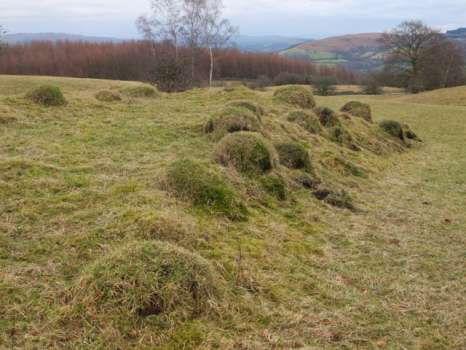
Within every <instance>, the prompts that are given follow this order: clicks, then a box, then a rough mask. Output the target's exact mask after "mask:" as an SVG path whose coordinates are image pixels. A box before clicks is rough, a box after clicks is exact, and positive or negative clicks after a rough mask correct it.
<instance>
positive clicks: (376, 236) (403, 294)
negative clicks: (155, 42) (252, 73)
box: [0, 76, 466, 350]
mask: <svg viewBox="0 0 466 350" xmlns="http://www.w3.org/2000/svg"><path fill="white" fill-rule="evenodd" d="M44 84H53V85H56V86H59V87H60V89H61V90H62V91H63V94H64V95H65V98H66V100H67V101H68V104H67V105H66V106H63V107H53V108H46V107H41V106H38V105H35V104H33V103H31V102H30V101H28V100H26V99H24V98H23V96H24V95H25V93H26V92H27V91H29V90H31V89H32V88H34V87H37V86H40V85H44ZM137 86H139V84H138V83H131V82H128V83H126V82H114V81H99V80H79V79H60V78H37V77H8V76H2V77H0V87H1V89H0V135H1V138H0V199H1V201H0V314H1V315H2V317H0V348H6V349H10V348H13V349H15V348H16V349H32V348H37V349H46V348H51V349H53V348H57V349H115V348H120V349H183V348H185V349H218V348H222V349H271V348H272V349H335V350H336V349H379V348H383V349H390V350H392V349H400V350H401V349H417V350H431V349H445V350H447V349H448V350H450V349H457V350H459V349H464V347H465V346H466V338H465V335H464V326H465V318H464V305H465V304H466V288H465V283H464V276H465V272H466V271H465V264H464V259H465V256H464V247H465V243H466V239H465V234H464V232H466V216H465V215H464V208H465V207H466V178H465V173H466V148H465V147H464V142H465V141H464V137H465V136H464V135H466V123H465V120H466V107H464V106H459V105H453V104H450V105H440V102H439V104H436V105H433V104H432V103H431V104H420V103H416V104H414V103H409V102H407V101H406V99H407V98H408V97H406V96H402V97H400V96H396V95H393V96H389V95H386V96H333V97H317V98H316V101H317V104H318V106H323V105H325V106H328V107H330V108H332V109H333V110H339V109H340V108H341V107H342V106H343V105H344V104H345V103H346V102H348V101H351V100H358V101H361V102H365V103H368V104H370V106H371V108H372V113H373V117H374V121H375V123H374V125H373V126H371V127H370V128H369V127H368V126H366V125H365V124H363V122H362V121H360V120H359V118H354V119H351V120H342V123H343V124H344V126H345V127H346V128H348V129H349V130H350V131H351V133H352V135H353V137H354V139H355V142H358V144H359V145H360V146H361V147H362V148H363V150H362V151H360V152H355V151H351V150H349V149H348V148H345V147H342V146H340V145H338V144H336V143H333V142H331V141H329V140H327V139H326V138H325V137H323V136H321V135H315V134H312V133H310V132H308V131H306V130H305V129H304V128H302V127H301V126H299V125H298V124H297V123H293V122H289V121H288V120H287V114H288V113H289V111H290V107H288V106H287V105H286V104H282V103H278V102H276V101H274V99H273V92H272V91H271V90H270V91H265V92H254V91H251V90H247V89H244V88H236V89H233V91H223V90H221V89H212V90H207V89H196V90H192V91H189V92H185V93H180V94H170V95H167V94H161V95H160V96H159V97H158V98H155V99H152V98H134V97H131V96H128V95H127V94H125V93H124V92H125V91H128V90H127V89H128V88H134V87H137ZM101 90H109V91H115V92H118V93H121V95H122V101H116V102H112V103H104V102H99V101H97V100H96V99H95V97H94V95H95V94H96V93H97V92H98V91H101ZM236 100H252V101H254V102H256V103H259V104H260V105H261V106H262V107H263V108H264V110H265V113H264V116H263V117H262V120H263V124H264V131H263V133H264V137H266V138H268V139H270V141H271V143H273V144H278V143H284V142H299V143H300V144H302V145H303V147H304V148H305V149H307V150H308V151H309V153H310V155H311V156H312V164H313V166H314V168H315V169H314V170H315V172H316V173H317V175H318V176H319V178H321V179H322V181H324V185H325V186H326V187H327V188H329V189H331V190H334V191H335V193H337V192H340V190H345V191H347V192H348V194H349V195H350V196H351V198H352V199H353V205H354V206H355V209H354V210H351V211H350V210H345V209H339V208H334V207H332V206H329V205H327V204H326V203H324V202H320V201H318V200H317V199H315V198H314V197H313V196H312V193H311V192H310V191H309V190H306V189H304V188H301V187H299V186H298V185H297V183H295V182H293V181H292V179H293V178H294V177H298V176H300V174H301V173H300V171H301V170H297V169H287V168H284V167H279V168H277V169H275V170H274V173H272V174H269V175H267V176H270V177H274V178H275V179H277V178H278V179H283V181H284V184H286V188H287V192H286V199H285V196H284V195H283V193H282V192H283V191H281V190H280V191H279V192H276V191H275V188H276V187H277V186H265V187H266V190H268V191H271V190H273V191H272V192H273V193H272V194H273V195H270V194H266V195H265V194H263V191H264V190H263V186H264V184H263V183H262V182H261V180H260V178H258V179H255V178H251V177H247V176H241V175H240V174H238V173H237V172H236V171H235V170H234V169H231V168H228V167H221V166H220V165H217V164H216V163H215V154H214V153H215V145H216V141H214V140H212V139H211V137H209V135H206V134H205V133H204V132H203V127H204V125H205V123H206V122H207V121H208V120H209V119H210V118H211V117H212V116H213V115H215V114H216V113H218V111H219V110H221V109H222V108H223V106H225V105H226V104H228V103H230V102H231V101H236ZM442 101H443V100H442ZM447 103H451V102H447ZM381 120H397V121H399V122H401V123H407V124H409V125H410V126H411V127H412V129H413V130H414V131H415V132H416V133H417V134H418V135H419V136H420V138H421V139H423V140H424V143H422V144H415V145H414V147H412V148H410V149H404V151H401V150H402V148H401V147H402V146H401V145H400V144H398V143H396V140H395V141H393V140H388V139H386V137H385V135H384V134H383V132H381V131H380V132H379V131H378V127H377V124H378V123H379V122H380V121H381ZM2 121H3V122H2ZM368 128H369V129H368ZM369 149H372V151H369ZM186 157H189V158H190V159H194V160H198V161H201V162H203V163H204V164H209V166H210V167H213V168H214V169H215V172H216V173H218V174H220V175H221V176H222V179H223V180H224V181H225V182H226V183H228V184H229V185H230V186H231V188H233V189H234V191H235V193H237V195H238V196H240V198H244V205H245V206H247V208H248V212H249V217H248V221H232V220H229V219H228V218H226V217H222V216H217V215H209V213H206V212H205V211H203V210H201V211H200V210H198V208H196V207H195V206H193V205H192V203H190V201H184V200H181V199H179V198H177V197H176V196H173V195H172V194H171V193H170V192H169V191H166V189H165V186H164V181H165V177H166V174H167V169H168V168H169V166H170V164H172V163H173V162H175V161H177V160H179V159H183V158H186ZM342 160H343V161H342ZM275 172H277V174H275ZM361 174H362V175H361ZM278 176H280V177H278ZM267 185H268V184H267ZM282 185H283V184H281V185H280V186H282ZM274 191H275V192H274ZM274 195H276V196H274ZM144 240H163V241H167V242H168V243H169V244H171V245H173V246H179V247H182V248H183V249H185V250H186V251H190V252H193V253H194V254H196V255H195V256H196V259H200V260H199V261H202V262H203V263H202V264H204V261H205V262H206V263H208V265H209V266H212V269H213V270H214V271H213V275H214V276H215V278H216V279H217V278H218V281H221V286H220V285H219V287H221V288H222V291H223V292H222V296H221V298H218V297H216V298H214V299H213V300H212V302H211V303H209V306H208V308H209V310H214V311H211V312H207V313H201V312H200V313H199V314H196V316H195V317H188V318H185V317H179V315H178V313H177V312H175V313H170V314H164V315H160V316H157V315H150V316H148V317H141V318H138V317H137V316H135V314H134V311H135V310H133V309H132V308H129V309H128V308H126V305H130V304H124V305H122V306H123V308H124V313H122V312H121V311H120V309H119V308H118V307H115V306H112V305H113V304H112V302H111V299H105V303H103V304H102V305H103V306H102V307H101V308H100V309H99V310H97V309H93V302H94V301H96V300H98V293H97V294H87V295H86V298H88V299H89V298H90V299H89V301H90V302H85V303H84V302H81V301H82V300H83V299H80V297H81V296H82V295H81V294H79V293H78V295H77V294H76V290H80V289H79V286H89V285H91V286H92V288H94V286H96V285H97V286H98V283H100V282H99V281H100V280H97V279H96V280H94V279H92V280H91V279H89V278H88V276H89V273H90V272H89V271H91V272H92V271H94V270H95V269H96V267H99V268H102V269H103V271H105V272H106V273H107V274H109V276H110V277H112V276H118V278H123V280H124V281H125V283H132V282H134V281H133V280H132V279H126V278H125V277H124V276H126V275H125V274H123V275H120V273H122V272H121V271H120V270H118V272H117V271H115V274H113V270H112V269H110V270H109V269H108V268H109V267H110V266H111V264H112V263H111V262H108V264H107V263H106V261H108V259H110V258H111V257H113V256H117V257H118V258H119V259H123V257H124V254H120V253H119V252H126V251H127V249H129V248H126V247H140V246H144V244H143V241H144ZM174 249H175V248H174ZM185 250H183V252H184V251H185ZM183 254H184V253H183ZM186 254H188V255H189V253H186ZM183 256H185V255H183ZM128 259H129V258H128ZM128 259H127V258H124V260H123V261H122V263H121V264H118V266H117V267H115V269H116V268H121V269H124V268H125V266H126V265H125V263H124V262H125V261H127V260H128ZM131 261H132V260H131ZM137 261H139V260H136V264H137ZM113 263H114V264H117V261H115V262H113ZM144 263H145V262H144ZM202 264H201V265H202ZM194 265H195V264H194ZM128 266H132V265H128ZM137 266H138V269H139V265H137ZM181 266H185V265H184V263H183V264H181ZM138 271H140V272H139V273H140V275H138V276H142V277H141V281H144V283H146V281H145V280H144V278H145V274H144V271H143V270H138ZM141 271H142V272H141ZM161 271H166V270H163V269H162V270H161ZM183 271H186V272H183V273H186V274H189V273H190V272H189V271H188V270H183ZM120 276H123V277H120ZM164 276H165V275H164ZM83 278H84V279H83ZM112 278H114V277H112ZM89 281H91V282H92V283H91V282H89ZM104 281H105V280H104ZM137 281H139V280H137ZM177 281H178V280H177ZM182 281H184V279H183V280H182ZM86 283H87V284H86ZM134 283H136V282H134ZM138 283H139V282H138ZM177 283H178V282H177ZM179 285H182V282H180V283H179V284H176V286H179ZM107 286H108V285H107ZM143 286H144V288H149V289H150V288H151V285H150V284H147V285H146V284H143ZM162 287H163V288H170V285H169V284H167V285H166V286H162ZM86 288H87V287H86ZM114 288H115V287H111V288H110V290H109V291H108V292H109V293H112V291H115V289H114ZM177 288H178V287H177ZM183 288H184V289H183V290H182V291H185V290H186V287H183ZM96 290H97V291H98V290H101V288H100V287H98V288H97V289H96ZM144 290H146V289H144ZM154 290H155V287H154ZM192 290H193V291H194V290H196V289H195V288H193V289H192ZM92 291H93V293H94V292H95V290H94V289H92ZM118 291H119V292H122V293H123V294H122V293H119V294H115V295H117V296H118V297H121V296H122V295H126V294H124V293H126V292H127V291H125V290H123V291H121V290H118ZM173 291H175V293H173ZM168 292H170V293H171V294H169V295H170V296H176V295H177V294H176V290H175V289H174V290H168V291H167V293H168ZM135 295H136V294H135ZM144 295H146V294H144ZM167 295H168V294H167ZM107 297H108V294H106V298H107ZM129 297H131V298H133V297H134V296H133V295H132V294H129ZM125 298H126V296H125ZM193 298H194V299H193V300H194V301H195V300H197V299H196V298H198V296H197V295H194V296H193ZM124 300H127V299H124ZM130 300H131V301H132V302H135V303H136V304H137V303H138V299H130ZM202 300H204V299H202ZM205 300H207V299H205ZM107 301H108V302H107ZM189 303H191V300H190V299H189ZM131 305H132V304H131ZM137 305H139V304H137ZM190 305H191V304H190ZM192 305H194V304H192ZM196 305H197V304H196ZM199 305H201V304H199ZM99 307H100V306H99ZM80 311H82V312H80ZM97 311H98V312H97ZM201 311H202V310H201ZM128 315H130V316H128Z"/></svg>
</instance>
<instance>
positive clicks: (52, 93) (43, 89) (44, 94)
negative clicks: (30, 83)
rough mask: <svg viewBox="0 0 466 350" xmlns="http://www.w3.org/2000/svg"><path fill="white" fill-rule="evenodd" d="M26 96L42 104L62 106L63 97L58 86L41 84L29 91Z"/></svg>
mask: <svg viewBox="0 0 466 350" xmlns="http://www.w3.org/2000/svg"><path fill="white" fill-rule="evenodd" d="M26 98H27V99H29V100H31V101H32V102H34V103H37V104H40V105H42V106H47V107H48V106H63V105H65V104H66V100H65V97H64V96H63V93H62V92H61V90H60V88H59V87H58V86H53V85H42V86H39V87H38V88H36V89H34V90H32V91H30V92H29V93H28V94H27V95H26Z"/></svg>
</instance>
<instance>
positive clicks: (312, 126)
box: [287, 110, 322, 134]
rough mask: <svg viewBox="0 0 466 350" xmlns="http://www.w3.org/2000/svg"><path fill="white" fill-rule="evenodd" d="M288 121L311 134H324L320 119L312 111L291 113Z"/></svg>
mask: <svg viewBox="0 0 466 350" xmlns="http://www.w3.org/2000/svg"><path fill="white" fill-rule="evenodd" d="M287 119H288V121H290V122H292V123H296V124H298V125H299V126H301V127H302V128H304V129H305V130H307V131H308V132H310V133H311V134H320V133H321V132H322V125H321V124H320V121H319V118H318V117H317V116H316V115H315V114H314V113H313V112H311V111H305V110H295V111H291V112H290V113H289V114H288V116H287Z"/></svg>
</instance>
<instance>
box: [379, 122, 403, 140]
mask: <svg viewBox="0 0 466 350" xmlns="http://www.w3.org/2000/svg"><path fill="white" fill-rule="evenodd" d="M379 125H380V127H381V128H382V130H383V131H385V132H386V133H387V134H389V135H390V136H393V137H395V138H397V139H400V140H402V141H404V139H405V137H404V132H403V127H402V126H401V124H400V123H399V122H397V121H395V120H384V121H382V122H380V124H379Z"/></svg>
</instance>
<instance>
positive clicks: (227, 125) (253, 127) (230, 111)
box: [204, 106, 262, 139]
mask: <svg viewBox="0 0 466 350" xmlns="http://www.w3.org/2000/svg"><path fill="white" fill-rule="evenodd" d="M261 129H262V125H261V122H260V120H259V119H258V117H257V116H256V115H255V114H253V112H251V111H250V110H249V109H246V108H243V107H237V106H229V107H227V108H225V109H224V110H223V111H222V112H221V113H220V115H219V116H216V117H213V118H211V119H210V120H209V121H208V122H207V124H206V125H205V127H204V131H205V132H206V133H209V134H213V135H214V136H215V138H217V139H221V138H222V137H223V136H225V135H226V134H229V133H234V132H238V131H255V132H259V131H261Z"/></svg>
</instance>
